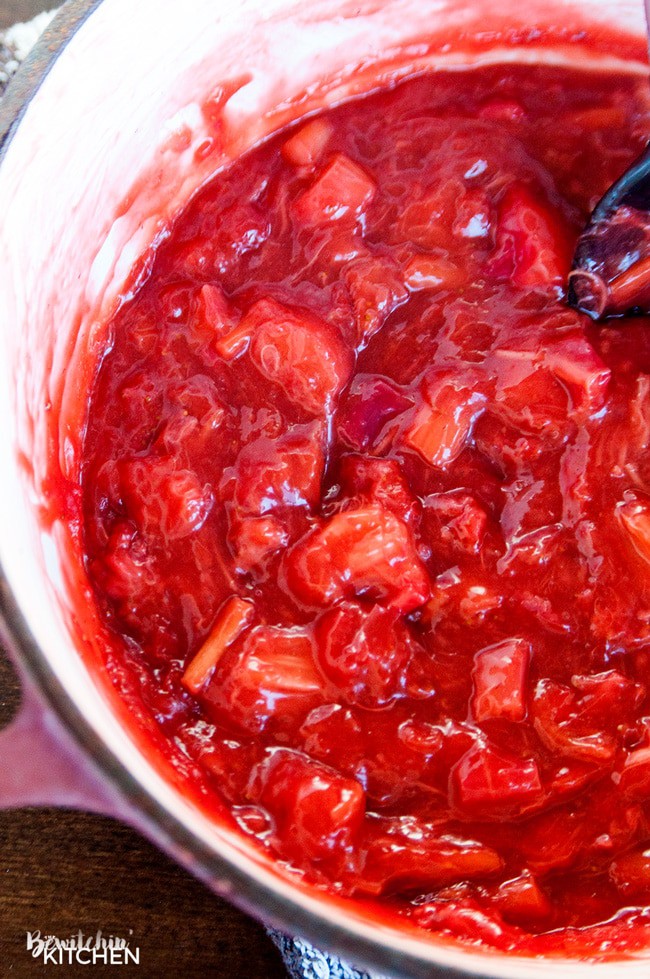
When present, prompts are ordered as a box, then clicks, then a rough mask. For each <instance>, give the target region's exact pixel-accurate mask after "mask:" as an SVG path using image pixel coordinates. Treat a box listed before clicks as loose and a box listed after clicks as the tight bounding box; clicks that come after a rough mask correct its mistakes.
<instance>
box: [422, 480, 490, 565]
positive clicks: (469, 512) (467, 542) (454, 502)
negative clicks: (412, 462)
mask: <svg viewBox="0 0 650 979" xmlns="http://www.w3.org/2000/svg"><path fill="white" fill-rule="evenodd" d="M424 506H425V510H426V512H427V513H428V514H429V513H431V514H435V516H436V517H437V520H438V524H439V526H438V527H437V531H438V533H439V534H440V537H441V539H442V540H444V541H448V542H449V543H451V544H453V545H454V546H455V547H456V548H460V549H461V550H463V551H466V552H467V553H469V554H478V553H479V551H480V548H481V543H482V541H483V537H484V535H485V531H486V528H487V523H488V515H487V513H486V511H485V509H484V508H483V507H482V506H481V504H480V503H479V502H478V500H476V499H475V498H474V497H473V496H471V495H470V494H469V493H465V492H463V490H452V491H450V492H449V493H432V494H431V495H430V496H427V497H426V499H425V500H424Z"/></svg>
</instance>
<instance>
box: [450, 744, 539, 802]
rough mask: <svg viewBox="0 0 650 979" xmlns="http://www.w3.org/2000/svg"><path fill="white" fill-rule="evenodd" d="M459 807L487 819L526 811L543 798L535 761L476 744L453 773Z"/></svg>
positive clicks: (455, 767) (458, 763)
mask: <svg viewBox="0 0 650 979" xmlns="http://www.w3.org/2000/svg"><path fill="white" fill-rule="evenodd" d="M451 788H452V794H453V798H454V800H455V802H456V804H457V805H458V806H459V808H460V809H462V810H463V811H465V812H468V813H471V814H472V815H474V816H479V817H482V818H484V819H490V818H493V819H501V818H503V817H504V816H513V815H517V814H519V813H522V812H525V811H526V810H527V809H530V808H531V807H533V806H535V804H538V803H539V802H541V801H542V799H543V791H542V783H541V781H540V777H539V771H538V768H537V763H536V762H535V760H534V759H533V758H516V757H514V756H513V755H506V754H503V753H502V752H500V751H497V750H496V749H495V748H492V747H490V746H488V745H485V744H476V745H474V746H473V747H472V748H470V749H469V751H468V752H466V754H464V755H463V757H462V758H461V759H460V761H458V762H457V763H456V765H454V767H453V768H452V770H451Z"/></svg>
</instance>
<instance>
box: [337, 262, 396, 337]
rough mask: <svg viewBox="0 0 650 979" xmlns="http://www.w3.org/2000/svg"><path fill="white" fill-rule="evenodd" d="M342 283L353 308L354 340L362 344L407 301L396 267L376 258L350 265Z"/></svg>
mask: <svg viewBox="0 0 650 979" xmlns="http://www.w3.org/2000/svg"><path fill="white" fill-rule="evenodd" d="M345 283H346V285H347V287H348V290H349V292H350V296H351V298H352V303H353V305H354V313H355V319H356V323H357V338H358V339H359V341H360V342H362V343H363V344H364V345H365V344H366V343H367V342H368V341H369V340H370V338H371V337H372V336H374V335H375V333H376V332H377V331H378V330H379V329H381V327H382V326H383V324H384V322H385V320H386V319H388V317H389V316H390V314H391V313H392V312H393V311H394V310H395V309H397V307H398V306H400V305H401V304H402V303H403V302H404V301H405V300H406V299H407V298H408V290H407V289H406V286H405V285H404V281H403V279H402V276H401V274H400V271H399V267H398V266H397V265H395V264H394V263H392V262H389V261H388V260H387V259H385V258H379V257H376V256H373V257H372V258H360V259H357V261H356V262H351V263H350V264H349V265H348V266H347V268H346V270H345Z"/></svg>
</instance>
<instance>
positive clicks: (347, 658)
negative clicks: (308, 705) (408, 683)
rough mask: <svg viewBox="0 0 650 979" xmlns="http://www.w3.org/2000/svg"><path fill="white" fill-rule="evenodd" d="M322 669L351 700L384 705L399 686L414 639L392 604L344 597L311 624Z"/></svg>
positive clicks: (395, 693) (363, 704) (356, 702)
mask: <svg viewBox="0 0 650 979" xmlns="http://www.w3.org/2000/svg"><path fill="white" fill-rule="evenodd" d="M316 637H317V640H318V657H319V663H320V666H321V669H322V670H323V673H325V674H326V675H327V676H328V677H329V679H330V680H331V681H332V682H333V683H335V684H336V686H337V687H338V689H339V690H340V691H341V692H342V693H343V694H344V696H345V698H346V700H347V701H348V702H349V703H351V704H359V705H360V706H361V707H367V708H371V709H372V708H375V707H383V706H384V705H385V704H387V703H389V702H390V701H391V700H392V699H393V698H394V697H395V696H396V695H397V694H398V693H399V692H400V690H401V689H403V687H404V683H405V679H406V668H407V665H408V663H409V661H410V659H411V655H412V651H413V643H412V641H411V639H410V636H409V632H408V629H407V628H406V626H405V625H404V624H403V623H402V622H401V621H400V620H399V613H398V612H397V611H395V610H394V609H384V608H382V607H381V606H379V605H375V606H373V607H372V608H371V609H370V610H367V609H363V608H361V606H359V605H356V604H353V603H351V602H344V603H343V604H342V605H337V606H336V607H335V608H333V609H331V610H329V611H327V612H325V613H324V615H322V616H321V618H320V619H319V620H318V623H317V627H316Z"/></svg>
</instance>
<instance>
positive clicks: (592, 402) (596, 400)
mask: <svg viewBox="0 0 650 979" xmlns="http://www.w3.org/2000/svg"><path fill="white" fill-rule="evenodd" d="M544 362H545V363H546V364H547V365H548V367H549V368H550V370H551V371H552V373H553V374H554V375H555V377H557V378H558V379H559V380H560V381H562V383H563V384H564V385H566V387H567V388H568V390H569V394H570V395H571V398H572V400H573V403H574V406H575V407H576V408H577V409H582V410H584V411H585V412H586V413H588V414H590V415H591V414H593V413H594V412H597V411H600V410H601V408H602V407H603V406H604V404H605V400H606V397H607V389H608V387H609V382H610V380H611V374H612V372H611V371H610V369H609V367H607V366H606V365H605V364H604V363H603V361H602V360H601V358H600V357H599V356H598V354H597V353H596V351H595V350H594V348H593V346H592V345H591V344H590V343H589V341H588V339H587V338H586V337H585V336H582V335H581V336H574V337H565V338H564V339H563V340H560V341H556V342H555V343H553V344H549V346H548V347H547V348H546V350H545V352H544Z"/></svg>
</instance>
